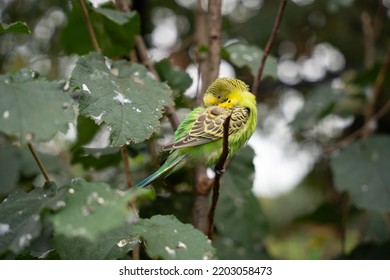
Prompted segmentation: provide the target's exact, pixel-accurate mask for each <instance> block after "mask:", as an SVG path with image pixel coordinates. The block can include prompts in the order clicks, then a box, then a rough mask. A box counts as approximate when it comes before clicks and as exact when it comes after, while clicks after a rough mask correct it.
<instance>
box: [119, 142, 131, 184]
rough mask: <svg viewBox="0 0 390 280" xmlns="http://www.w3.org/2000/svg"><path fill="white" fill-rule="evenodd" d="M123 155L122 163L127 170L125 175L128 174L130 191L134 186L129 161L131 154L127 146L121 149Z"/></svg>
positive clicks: (127, 180) (127, 182) (127, 179)
mask: <svg viewBox="0 0 390 280" xmlns="http://www.w3.org/2000/svg"><path fill="white" fill-rule="evenodd" d="M121 155H122V161H123V165H124V168H125V174H126V186H127V188H128V189H131V187H132V186H133V185H132V183H131V172H130V161H129V153H128V150H127V146H126V145H123V146H122V147H121Z"/></svg>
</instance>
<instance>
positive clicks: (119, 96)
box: [113, 90, 131, 105]
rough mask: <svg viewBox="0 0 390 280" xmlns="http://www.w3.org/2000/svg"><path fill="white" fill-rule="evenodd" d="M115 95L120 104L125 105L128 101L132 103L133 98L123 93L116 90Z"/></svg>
mask: <svg viewBox="0 0 390 280" xmlns="http://www.w3.org/2000/svg"><path fill="white" fill-rule="evenodd" d="M115 93H116V95H115V97H114V98H113V99H114V100H115V101H118V103H119V104H121V105H124V104H126V103H131V100H129V99H127V98H126V97H125V96H124V95H123V94H122V93H120V92H119V91H116V90H115Z"/></svg>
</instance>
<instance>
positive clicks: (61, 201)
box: [56, 200, 66, 208]
mask: <svg viewBox="0 0 390 280" xmlns="http://www.w3.org/2000/svg"><path fill="white" fill-rule="evenodd" d="M65 206H66V203H65V201H63V200H58V201H57V202H56V207H58V208H63V207H65Z"/></svg>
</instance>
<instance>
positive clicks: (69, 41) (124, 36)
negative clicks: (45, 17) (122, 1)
mask: <svg viewBox="0 0 390 280" xmlns="http://www.w3.org/2000/svg"><path fill="white" fill-rule="evenodd" d="M90 18H91V23H92V27H93V30H94V31H95V35H96V39H97V41H98V43H99V47H100V48H101V50H102V52H103V54H104V55H107V56H109V57H118V56H124V55H128V53H129V52H130V51H131V49H132V48H133V46H134V37H135V36H136V35H137V34H138V33H139V30H140V18H139V16H138V14H137V13H136V12H130V13H124V12H119V11H116V10H113V9H109V8H96V9H94V8H91V9H90ZM67 22H68V24H67V26H66V27H65V28H64V30H63V31H62V43H63V47H64V49H65V51H66V52H67V53H68V54H74V53H77V54H80V55H84V54H86V53H88V52H90V51H92V50H94V48H93V45H92V43H91V40H90V37H89V32H88V29H87V26H86V24H85V19H84V17H83V14H82V12H81V8H80V4H79V2H78V1H75V2H73V9H72V11H71V13H70V14H69V15H68V21H67ZM74 42H77V44H75V43H74Z"/></svg>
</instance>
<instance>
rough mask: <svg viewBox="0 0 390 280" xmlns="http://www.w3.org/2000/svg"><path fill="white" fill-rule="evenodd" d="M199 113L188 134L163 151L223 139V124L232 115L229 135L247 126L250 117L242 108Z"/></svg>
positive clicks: (214, 108)
mask: <svg viewBox="0 0 390 280" xmlns="http://www.w3.org/2000/svg"><path fill="white" fill-rule="evenodd" d="M197 113H198V114H197V117H196V119H195V120H192V122H191V124H192V126H191V128H190V129H189V131H188V130H187V131H188V134H186V135H181V136H182V137H181V138H179V139H177V140H176V141H175V142H173V143H171V144H168V145H166V146H164V147H162V149H163V150H165V151H167V150H174V149H178V148H184V147H193V146H198V145H202V144H205V143H208V142H211V141H215V140H218V139H221V138H222V137H223V124H224V122H225V120H226V118H227V117H228V116H229V115H230V114H231V119H230V126H229V135H231V134H234V133H237V132H239V131H240V130H241V129H242V128H243V127H244V126H245V124H246V122H247V121H248V117H249V110H248V109H247V108H242V107H235V108H233V109H227V108H224V107H219V106H211V107H207V108H204V110H203V111H201V112H197ZM189 117H191V118H193V117H194V116H193V115H191V114H190V115H189ZM186 121H187V119H186V120H184V122H186ZM187 125H188V123H187ZM187 127H188V126H187Z"/></svg>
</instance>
